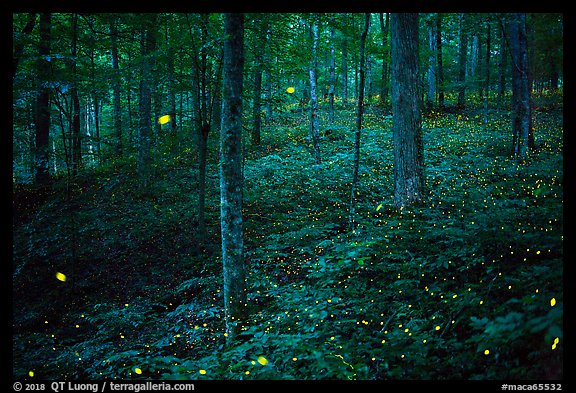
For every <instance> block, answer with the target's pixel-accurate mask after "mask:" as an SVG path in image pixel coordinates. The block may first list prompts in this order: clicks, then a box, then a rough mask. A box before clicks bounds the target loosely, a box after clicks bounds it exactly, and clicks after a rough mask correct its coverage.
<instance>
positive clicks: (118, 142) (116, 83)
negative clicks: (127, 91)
mask: <svg viewBox="0 0 576 393" xmlns="http://www.w3.org/2000/svg"><path fill="white" fill-rule="evenodd" d="M117 36H118V31H117V29H116V20H115V19H114V18H113V19H112V20H111V21H110V54H111V59H112V97H113V98H112V101H113V111H112V118H113V119H114V139H115V143H114V150H115V154H116V155H117V156H119V157H121V156H122V107H121V101H120V98H121V97H120V94H121V91H120V67H119V64H118V43H117V39H118V38H117Z"/></svg>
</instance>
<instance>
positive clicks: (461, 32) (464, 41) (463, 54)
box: [458, 13, 468, 108]
mask: <svg viewBox="0 0 576 393" xmlns="http://www.w3.org/2000/svg"><path fill="white" fill-rule="evenodd" d="M465 17H466V15H465V14H464V13H461V14H459V16H458V36H459V41H460V43H459V45H460V46H459V55H458V85H459V86H458V106H459V107H461V108H463V107H464V106H466V58H467V52H468V33H467V32H466V30H465V28H464V25H465Z"/></svg>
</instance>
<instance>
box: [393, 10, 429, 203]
mask: <svg viewBox="0 0 576 393" xmlns="http://www.w3.org/2000/svg"><path fill="white" fill-rule="evenodd" d="M390 25H391V43H392V81H393V83H392V113H393V121H392V127H393V142H394V206H395V207H396V208H398V209H404V208H406V207H408V206H410V205H412V204H414V203H417V202H419V201H420V200H421V199H422V193H423V188H424V181H423V165H424V160H423V147H422V135H421V133H422V119H421V112H420V107H419V102H420V100H419V92H418V90H419V89H418V85H419V84H418V14H392V15H391V18H390Z"/></svg>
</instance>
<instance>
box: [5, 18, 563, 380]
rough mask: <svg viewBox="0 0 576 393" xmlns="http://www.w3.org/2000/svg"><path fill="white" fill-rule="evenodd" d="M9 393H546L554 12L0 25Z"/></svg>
mask: <svg viewBox="0 0 576 393" xmlns="http://www.w3.org/2000/svg"><path fill="white" fill-rule="evenodd" d="M12 33H13V37H12V38H13V67H12V82H13V95H12V97H13V99H12V118H13V129H12V152H13V155H12V168H13V172H12V190H13V217H12V221H13V239H12V240H13V248H12V305H13V321H12V322H13V346H12V354H13V365H12V374H13V378H14V379H16V380H65V379H66V380H70V379H86V380H92V379H166V380H169V379H189V380H199V379H218V380H245V379H274V380H278V379H283V380H287V379H293V380H317V379H322V380H330V379H332V380H334V379H336V380H406V379H411V380H414V379H417V380H432V379H434V380H462V379H466V380H468V379H470V380H478V379H481V380H503V379H513V380H561V379H562V378H563V343H564V338H563V144H564V143H563V86H564V76H563V15H562V14H558V13H419V14H418V13H413V14H403V13H386V12H373V13H245V14H221V13H64V12H58V13H33V12H31V13H14V14H13V17H12Z"/></svg>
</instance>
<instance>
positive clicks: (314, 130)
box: [309, 20, 322, 165]
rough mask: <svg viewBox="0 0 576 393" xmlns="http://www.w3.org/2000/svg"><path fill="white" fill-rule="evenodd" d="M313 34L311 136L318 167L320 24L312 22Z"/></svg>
mask: <svg viewBox="0 0 576 393" xmlns="http://www.w3.org/2000/svg"><path fill="white" fill-rule="evenodd" d="M310 32H311V34H312V59H311V60H310V68H309V73H310V136H311V138H312V147H313V149H314V153H313V155H314V161H315V163H316V165H320V163H321V162H322V159H321V156H320V124H319V120H318V97H317V95H316V68H317V63H318V49H317V48H318V22H317V21H316V20H314V21H312V25H311V26H310Z"/></svg>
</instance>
